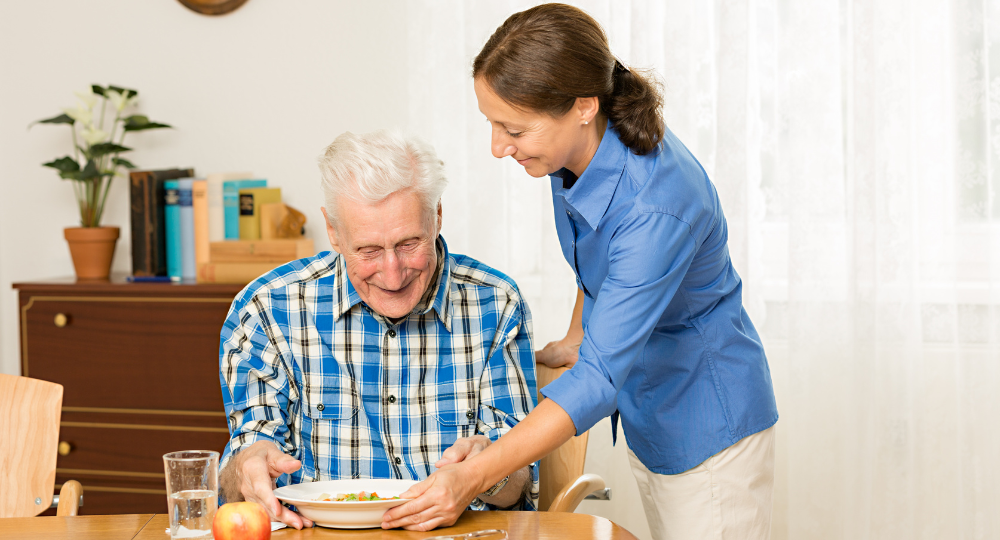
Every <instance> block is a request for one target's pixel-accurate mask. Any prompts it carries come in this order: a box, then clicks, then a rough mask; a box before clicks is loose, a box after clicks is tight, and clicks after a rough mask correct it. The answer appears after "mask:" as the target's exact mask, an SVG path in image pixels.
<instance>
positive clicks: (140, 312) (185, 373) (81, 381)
mask: <svg viewBox="0 0 1000 540" xmlns="http://www.w3.org/2000/svg"><path fill="white" fill-rule="evenodd" d="M229 305H230V300H227V299H224V298H180V297H161V298H157V297H151V298H141V297H114V296H109V297H96V296H95V297H90V296H77V297H72V296H64V297H56V296H32V297H30V298H29V299H28V301H27V303H26V304H25V305H24V307H23V308H22V321H21V324H22V355H23V357H22V360H23V366H22V369H23V370H24V373H23V374H24V375H27V376H30V377H34V378H38V379H44V380H47V381H53V382H57V383H59V384H62V385H63V386H64V387H65V391H64V395H63V405H67V406H77V407H109V408H126V409H128V408H138V409H173V410H178V409H179V410H194V411H218V410H222V394H221V391H220V388H219V359H218V352H219V333H220V330H221V328H222V324H223V322H224V321H225V317H226V313H227V312H228V309H229Z"/></svg>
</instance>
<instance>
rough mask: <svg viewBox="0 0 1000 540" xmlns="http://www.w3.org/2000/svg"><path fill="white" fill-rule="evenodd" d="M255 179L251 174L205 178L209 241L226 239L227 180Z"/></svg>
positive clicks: (219, 174) (231, 173)
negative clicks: (225, 199) (223, 187)
mask: <svg viewBox="0 0 1000 540" xmlns="http://www.w3.org/2000/svg"><path fill="white" fill-rule="evenodd" d="M247 178H253V174H252V173H249V172H222V173H212V174H210V175H208V176H206V177H205V183H206V184H208V241H209V242H221V241H223V240H225V239H226V213H225V210H224V208H225V207H224V205H223V203H222V184H223V183H224V182H225V181H226V180H243V179H247Z"/></svg>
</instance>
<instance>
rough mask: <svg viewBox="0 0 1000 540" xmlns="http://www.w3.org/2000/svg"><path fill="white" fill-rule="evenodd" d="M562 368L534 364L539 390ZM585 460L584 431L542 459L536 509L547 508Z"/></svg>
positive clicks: (581, 468)
mask: <svg viewBox="0 0 1000 540" xmlns="http://www.w3.org/2000/svg"><path fill="white" fill-rule="evenodd" d="M566 371H569V368H565V367H561V368H550V367H548V366H546V365H544V364H535V372H536V374H537V379H538V389H539V390H541V389H542V388H544V387H545V385H547V384H549V383H550V382H552V381H554V380H556V379H558V378H559V376H560V375H562V374H563V373H564V372H566ZM538 400H539V401H541V400H542V394H541V392H539V393H538ZM586 459H587V433H583V434H582V435H579V436H577V437H573V438H572V439H570V440H569V441H568V442H566V444H564V445H562V446H560V447H559V448H557V449H556V450H555V451H554V452H552V453H551V454H549V455H548V456H545V457H544V458H542V463H541V468H540V469H539V471H538V484H539V486H538V489H539V494H538V506H539V508H538V509H539V510H548V509H549V506H551V505H552V501H553V500H554V499H555V496H556V494H558V493H559V491H560V490H562V489H563V487H565V486H567V485H569V484H570V483H571V482H573V481H575V480H576V479H577V478H579V477H580V476H581V475H582V474H583V464H584V461H586ZM584 495H586V494H584Z"/></svg>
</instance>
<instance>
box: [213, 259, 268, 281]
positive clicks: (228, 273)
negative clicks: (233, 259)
mask: <svg viewBox="0 0 1000 540" xmlns="http://www.w3.org/2000/svg"><path fill="white" fill-rule="evenodd" d="M277 266H279V265H277V264H274V263H245V262H244V263H216V262H210V263H207V264H203V265H201V267H200V268H198V283H239V284H242V285H245V284H247V283H250V282H251V281H253V280H255V279H257V278H258V277H260V276H262V275H264V274H266V273H268V272H270V271H271V270H273V269H275V268H276V267H277Z"/></svg>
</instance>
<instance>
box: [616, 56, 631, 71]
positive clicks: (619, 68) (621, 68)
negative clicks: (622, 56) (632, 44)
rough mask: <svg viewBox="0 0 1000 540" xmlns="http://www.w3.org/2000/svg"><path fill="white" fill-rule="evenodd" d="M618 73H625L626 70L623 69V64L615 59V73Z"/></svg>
mask: <svg viewBox="0 0 1000 540" xmlns="http://www.w3.org/2000/svg"><path fill="white" fill-rule="evenodd" d="M619 71H626V72H627V71H628V68H627V67H625V64H623V63H621V61H620V60H618V59H617V58H615V72H619Z"/></svg>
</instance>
